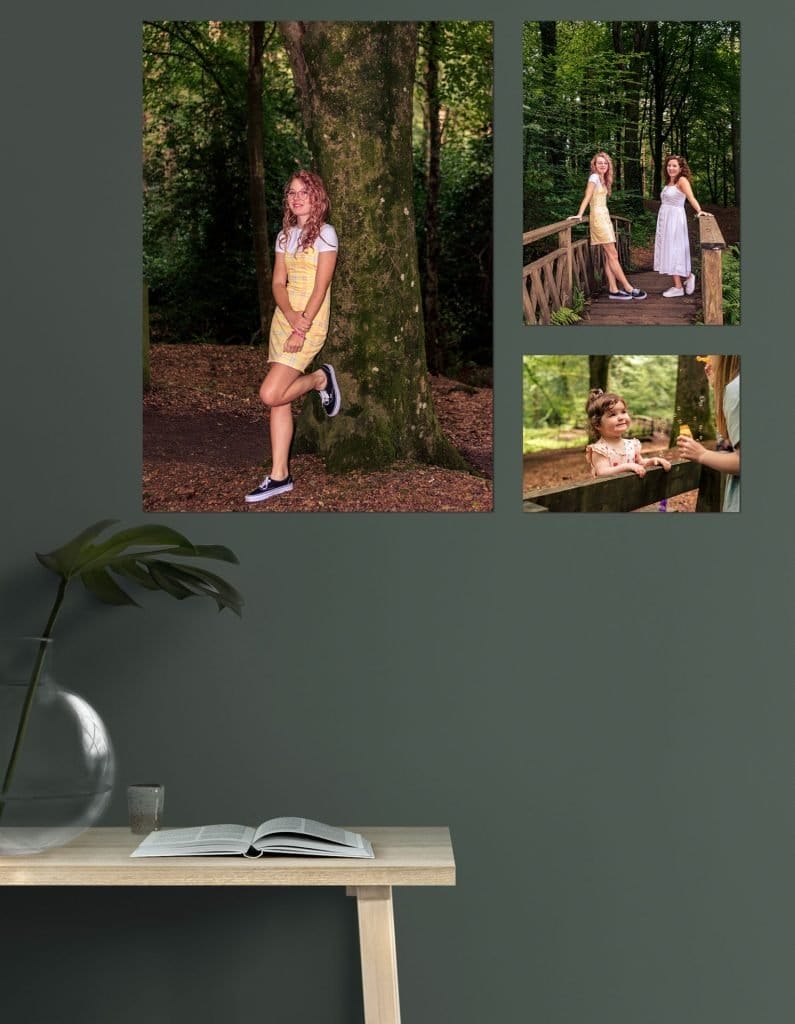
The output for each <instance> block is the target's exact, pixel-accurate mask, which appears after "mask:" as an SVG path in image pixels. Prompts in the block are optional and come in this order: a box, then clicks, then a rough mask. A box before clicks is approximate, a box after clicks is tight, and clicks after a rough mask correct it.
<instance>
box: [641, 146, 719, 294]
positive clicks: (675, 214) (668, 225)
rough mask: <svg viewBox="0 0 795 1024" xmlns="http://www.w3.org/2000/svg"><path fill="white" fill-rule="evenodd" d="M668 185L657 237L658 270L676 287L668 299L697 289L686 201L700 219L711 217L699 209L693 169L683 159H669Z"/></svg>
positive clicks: (672, 289) (661, 209)
mask: <svg viewBox="0 0 795 1024" xmlns="http://www.w3.org/2000/svg"><path fill="white" fill-rule="evenodd" d="M665 179H666V184H665V186H664V188H663V190H662V192H661V193H660V202H661V205H660V212H659V213H658V214H657V234H656V236H655V239H654V269H655V270H656V271H657V272H658V273H659V274H667V275H668V276H669V277H672V278H673V279H674V283H673V287H672V288H667V289H666V290H665V291H664V292H663V296H664V297H665V298H666V299H674V298H677V297H678V296H680V295H684V294H685V293H687V294H688V295H692V294H693V292H694V291H695V287H696V275H695V274H694V273H693V272H692V270H691V268H690V237H689V235H688V233H687V215H686V214H685V200H687V202H689V203H690V205H691V206H692V207H693V209H694V210H695V211H696V216H697V217H711V216H712V214H709V213H706V212H705V211H704V210H702V209H701V207H700V206H699V203H698V200H697V199H696V197H695V196H694V195H693V187H692V185H691V184H690V168H689V167H688V166H687V160H685V158H684V157H682V156H669V157H668V159H667V160H666V161H665Z"/></svg>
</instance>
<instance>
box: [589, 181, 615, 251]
mask: <svg viewBox="0 0 795 1024" xmlns="http://www.w3.org/2000/svg"><path fill="white" fill-rule="evenodd" d="M588 181H589V182H591V181H592V182H593V183H594V184H595V185H596V190H595V191H594V194H593V195H592V196H591V212H590V216H589V218H588V223H589V225H590V229H591V245H606V244H607V243H608V242H615V240H616V234H615V231H613V222H612V220H610V211H609V210H608V209H607V189H606V188H605V187H604V185H603V184H602V181H601V179H600V177H599V175H598V174H592V175H591V176H590V178H589V179H588Z"/></svg>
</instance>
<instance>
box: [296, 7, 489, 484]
mask: <svg viewBox="0 0 795 1024" xmlns="http://www.w3.org/2000/svg"><path fill="white" fill-rule="evenodd" d="M279 27H280V30H281V32H282V35H283V38H284V41H285V46H286V48H287V52H288V54H289V57H290V63H291V65H292V69H293V75H294V78H295V82H296V86H297V88H298V92H299V96H300V101H301V106H302V111H303V116H304V122H305V126H306V132H307V138H308V141H309V146H310V149H311V151H312V154H313V156H314V158H315V161H316V165H317V167H316V169H317V171H318V173H319V174H320V175H321V177H322V178H323V180H324V181H325V183H326V187H327V189H328V192H329V195H330V197H331V202H332V212H331V218H330V219H331V222H332V224H333V225H334V227H335V228H336V229H337V232H338V234H339V236H340V256H339V261H338V263H337V270H336V273H335V276H334V282H333V285H332V317H331V325H330V329H329V335H328V338H327V340H326V344H325V346H324V348H323V351H322V353H321V356H320V360H321V361H323V362H330V363H333V364H334V368H335V371H336V373H337V377H338V379H339V382H340V386H341V391H342V395H343V406H342V410H341V412H340V414H339V416H336V417H335V418H334V419H330V420H329V419H327V418H326V417H325V416H324V414H323V413H322V412H320V411H319V410H318V407H317V403H315V402H306V403H305V405H304V410H303V413H302V415H301V418H300V420H299V424H298V429H297V431H296V448H297V450H301V451H315V452H318V453H319V454H321V455H322V456H323V457H324V459H325V463H326V468H327V469H328V470H329V471H330V472H344V471H346V470H349V469H374V468H378V467H381V466H386V465H389V464H390V463H392V462H394V461H395V460H397V459H416V460H418V461H424V462H432V463H436V464H439V465H446V466H453V467H456V468H462V469H464V468H466V469H468V468H470V467H469V466H467V464H466V462H465V461H464V460H463V459H462V457H461V456H460V455H459V453H458V452H457V451H456V450H455V448H453V447H452V445H451V444H450V443H449V441H448V440H447V439H446V438H445V436H444V434H443V433H442V431H441V428H440V427H439V424H438V422H437V419H436V416H435V413H434V410H433V402H432V398H431V392H430V387H429V384H428V373H427V367H426V361H425V337H424V329H423V315H422V298H421V295H420V279H419V272H418V264H417V242H416V235H415V226H414V209H413V197H412V173H413V169H412V148H411V130H412V97H413V85H414V68H415V62H416V56H417V25H416V23H409V22H297V21H291V22H281V23H280V24H279Z"/></svg>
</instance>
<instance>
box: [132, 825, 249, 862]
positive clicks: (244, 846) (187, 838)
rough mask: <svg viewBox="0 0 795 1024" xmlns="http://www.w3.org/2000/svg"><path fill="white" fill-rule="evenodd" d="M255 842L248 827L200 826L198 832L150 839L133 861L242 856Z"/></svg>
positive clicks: (174, 831)
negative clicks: (142, 858) (185, 857)
mask: <svg viewBox="0 0 795 1024" xmlns="http://www.w3.org/2000/svg"><path fill="white" fill-rule="evenodd" d="M253 838H254V829H253V828H249V827H248V826H247V825H200V826H198V827H196V828H165V829H161V830H159V831H157V832H150V833H149V835H148V836H147V837H146V838H145V839H144V840H143V841H142V842H141V843H140V845H139V846H137V847H136V849H135V850H134V851H133V853H132V856H133V857H165V856H168V855H171V856H179V855H184V856H191V855H201V854H203V853H207V854H210V853H243V852H244V851H246V850H248V848H249V846H250V845H251V841H252V840H253Z"/></svg>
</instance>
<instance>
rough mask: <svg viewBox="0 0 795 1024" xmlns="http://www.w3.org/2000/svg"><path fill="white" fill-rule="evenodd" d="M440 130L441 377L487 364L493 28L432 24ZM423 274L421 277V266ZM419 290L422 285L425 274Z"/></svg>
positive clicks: (419, 179) (418, 122)
mask: <svg viewBox="0 0 795 1024" xmlns="http://www.w3.org/2000/svg"><path fill="white" fill-rule="evenodd" d="M437 28H438V29H439V32H440V40H439V46H438V51H437V56H438V61H439V86H438V88H439V100H440V104H441V115H440V121H441V124H442V147H441V168H440V177H441V189H440V194H439V210H438V218H439V232H440V245H441V252H440V254H439V293H440V294H439V300H440V324H439V329H440V344H441V347H442V349H443V352H444V361H445V367H444V369H445V372H446V373H450V374H453V375H457V374H459V373H465V374H466V370H465V369H464V368H465V367H466V366H469V365H471V364H476V365H477V366H490V365H491V361H492V281H493V240H494V236H493V216H492V214H493V204H492V192H493V178H492V173H493V153H492V149H493V147H492V95H491V84H492V26H491V24H490V23H489V22H465V21H458V22H456V21H450V22H440V23H437ZM427 37H428V26H427V23H423V24H421V25H420V52H419V56H418V67H417V76H416V85H415V117H414V133H413V134H414V209H415V219H416V225H417V243H418V247H419V251H420V253H423V252H424V249H425V239H426V229H427V225H426V171H427V167H426V164H427V124H426V123H425V122H426V120H427V111H426V110H425V106H424V105H425V95H424V66H425V60H426V47H427ZM421 268H422V270H423V271H424V267H422V261H421ZM421 284H422V285H423V290H424V285H425V280H424V273H423V274H422V280H421Z"/></svg>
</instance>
